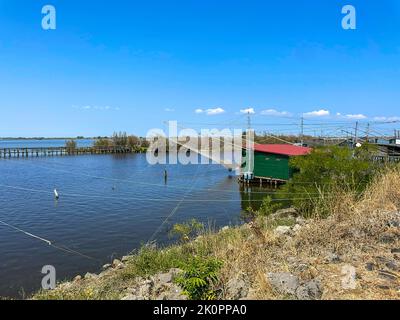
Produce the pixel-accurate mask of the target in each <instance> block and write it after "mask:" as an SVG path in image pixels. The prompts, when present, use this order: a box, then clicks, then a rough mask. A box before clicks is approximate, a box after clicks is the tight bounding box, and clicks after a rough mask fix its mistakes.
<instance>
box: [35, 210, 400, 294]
mask: <svg viewBox="0 0 400 320" xmlns="http://www.w3.org/2000/svg"><path fill="white" fill-rule="evenodd" d="M377 219H379V220H377ZM282 220H284V221H285V224H286V225H279V224H280V222H281V221H282ZM288 221H289V222H290V223H288ZM366 221H368V220H366ZM364 223H365V222H364ZM370 223H371V225H369V226H368V225H360V226H359V228H358V227H357V225H354V224H351V225H349V226H346V228H347V229H346V230H345V233H344V236H343V238H345V237H348V239H349V241H350V242H352V243H350V242H349V243H348V245H349V246H351V245H358V244H357V243H355V242H354V241H364V247H363V246H361V247H360V249H357V250H354V251H353V253H351V254H349V253H348V252H346V251H347V250H346V248H344V247H343V249H338V250H335V249H334V248H335V243H329V242H328V244H329V245H322V246H320V247H318V250H319V251H320V252H319V253H318V254H315V255H314V256H313V255H312V254H311V256H307V255H301V254H296V252H295V251H294V250H301V247H298V246H299V244H300V245H303V246H304V245H306V244H305V242H304V240H305V238H304V237H309V234H310V232H311V233H312V232H314V230H316V229H315V228H318V226H319V225H320V227H321V228H322V229H323V228H326V226H327V225H330V224H331V225H332V226H331V229H332V230H333V228H335V227H336V228H337V227H338V226H339V223H338V222H337V221H334V218H331V217H328V218H327V219H323V220H317V221H315V220H312V219H309V220H305V219H303V218H302V217H300V216H298V215H297V212H296V210H294V209H285V210H279V211H278V212H276V213H275V214H273V215H271V216H269V217H266V218H264V219H263V220H262V221H261V222H260V221H258V222H251V223H248V224H245V225H243V226H240V227H236V228H231V227H225V228H222V229H221V230H220V231H219V232H218V233H217V234H215V235H202V236H199V237H198V238H197V239H194V240H193V241H192V242H191V243H190V244H189V245H190V246H196V245H198V243H200V242H202V241H207V240H206V239H205V238H207V237H221V239H223V238H224V237H226V235H229V236H238V234H241V235H245V241H249V242H250V244H251V245H252V247H251V248H253V249H251V250H281V251H282V252H274V255H275V256H276V258H275V259H276V261H268V263H269V266H265V268H264V267H262V262H260V266H258V267H262V268H261V269H260V270H262V273H260V274H256V275H255V276H254V274H252V275H250V274H249V273H246V272H243V271H242V272H231V271H227V272H226V273H227V275H226V276H224V278H223V279H222V281H221V283H220V284H219V285H218V286H219V287H218V290H219V292H220V298H222V299H232V300H239V299H260V298H263V297H262V296H261V297H260V290H264V291H265V290H268V292H269V293H268V294H269V295H271V296H270V298H272V299H274V298H275V299H283V298H284V299H287V298H289V299H299V300H317V299H329V298H331V297H332V295H333V297H336V298H340V297H342V298H345V299H347V298H349V299H351V298H352V297H356V298H361V299H363V298H368V297H369V296H370V295H371V294H372V293H373V292H375V291H376V292H375V293H374V294H376V297H377V298H378V297H381V295H385V294H387V297H388V298H396V299H398V298H400V282H399V272H400V214H399V213H398V212H385V213H380V214H379V217H378V216H376V217H375V216H371V219H370ZM377 223H378V224H384V225H377ZM271 226H272V227H271ZM377 227H379V228H381V230H384V232H381V233H379V234H375V238H376V244H374V241H375V239H369V240H368V241H367V240H366V239H367V238H366V237H367V236H369V235H368V229H371V230H372V229H374V228H377ZM373 231H374V232H375V230H373ZM332 232H334V231H332ZM306 240H307V241H312V240H310V239H306ZM332 241H334V240H332ZM270 242H271V243H273V245H271V244H270ZM254 244H256V245H257V246H254ZM312 245H314V244H312ZM337 247H339V244H337ZM160 250H169V249H160ZM223 250H226V251H229V250H231V251H232V252H234V251H235V250H236V248H232V247H231V246H230V245H229V243H228V244H227V246H226V248H224V249H223ZM314 250H315V251H316V249H314ZM310 252H312V251H310ZM134 259H135V256H134V255H133V256H124V257H122V259H121V260H118V259H115V260H114V261H113V263H112V264H106V265H104V266H103V270H102V271H101V272H100V273H99V274H93V273H87V274H86V275H84V276H83V277H82V276H76V277H75V278H74V279H73V281H71V282H66V283H62V284H60V285H59V286H58V287H57V288H56V289H55V290H54V291H55V292H60V293H63V294H65V293H66V292H73V291H74V290H76V288H79V287H84V288H88V289H87V290H89V291H88V294H87V295H88V296H87V297H86V296H85V298H88V299H90V298H91V296H90V290H93V292H95V291H96V290H97V289H96V288H98V287H102V286H104V284H103V283H107V281H111V280H110V279H114V278H115V277H116V276H117V275H118V274H124V270H125V269H126V268H129V267H130V264H131V263H132V261H133V260H134ZM281 259H282V260H281ZM181 272H182V270H180V269H178V268H169V269H168V270H163V271H161V272H157V273H155V274H153V275H149V276H145V277H143V276H137V277H134V276H133V277H132V275H130V277H129V281H125V282H124V280H123V277H122V278H121V279H119V278H118V279H119V280H112V281H118V292H116V295H115V298H116V299H121V300H185V299H187V296H186V295H185V294H184V293H183V291H182V289H181V288H180V287H179V286H178V285H177V284H176V283H175V282H174V279H175V278H176V276H177V275H178V274H180V273H181ZM115 283H117V282H115ZM107 285H108V286H109V284H107ZM260 287H261V289H260ZM90 288H92V289H90ZM85 290H86V289H85ZM110 290H113V289H112V288H110ZM365 290H370V292H369V293H368V294H367V291H365ZM371 290H372V291H371ZM85 292H86V291H85ZM85 294H86V293H85ZM94 296H96V294H94ZM34 298H43V297H42V296H40V295H39V296H36V297H34ZM44 298H46V296H44ZM47 298H51V296H50V297H47ZM67 298H72V299H75V298H77V297H76V296H74V295H72V296H71V297H70V296H67ZM78 298H79V296H78ZM264 298H265V297H264Z"/></svg>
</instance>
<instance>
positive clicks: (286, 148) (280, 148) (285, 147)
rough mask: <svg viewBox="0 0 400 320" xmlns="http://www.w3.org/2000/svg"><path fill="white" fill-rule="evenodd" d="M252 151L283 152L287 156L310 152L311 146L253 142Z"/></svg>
mask: <svg viewBox="0 0 400 320" xmlns="http://www.w3.org/2000/svg"><path fill="white" fill-rule="evenodd" d="M254 151H258V152H265V153H274V154H283V155H287V156H303V155H306V154H308V153H310V152H311V148H306V147H299V146H294V145H291V144H257V143H256V144H254Z"/></svg>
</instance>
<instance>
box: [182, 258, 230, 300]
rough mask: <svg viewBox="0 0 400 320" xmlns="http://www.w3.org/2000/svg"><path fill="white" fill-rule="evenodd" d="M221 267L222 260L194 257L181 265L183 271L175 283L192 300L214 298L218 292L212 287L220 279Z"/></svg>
mask: <svg viewBox="0 0 400 320" xmlns="http://www.w3.org/2000/svg"><path fill="white" fill-rule="evenodd" d="M221 267H222V262H221V261H219V260H216V259H205V258H200V257H193V258H191V259H190V260H189V261H188V262H187V263H184V264H182V265H180V268H181V269H182V270H183V273H182V274H180V275H179V276H178V277H177V278H176V279H175V283H176V284H178V285H179V286H180V287H181V288H182V289H183V293H184V294H185V295H187V296H188V297H189V299H191V300H214V299H216V298H217V292H216V291H215V290H214V289H213V288H212V287H213V285H215V284H217V283H218V281H219V279H218V272H219V270H220V268H221Z"/></svg>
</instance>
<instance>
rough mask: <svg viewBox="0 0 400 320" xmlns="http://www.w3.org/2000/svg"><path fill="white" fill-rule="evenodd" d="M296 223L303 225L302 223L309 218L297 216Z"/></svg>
mask: <svg viewBox="0 0 400 320" xmlns="http://www.w3.org/2000/svg"><path fill="white" fill-rule="evenodd" d="M296 223H297V224H299V225H301V226H302V225H304V224H306V223H307V220H306V219H304V218H303V217H297V218H296Z"/></svg>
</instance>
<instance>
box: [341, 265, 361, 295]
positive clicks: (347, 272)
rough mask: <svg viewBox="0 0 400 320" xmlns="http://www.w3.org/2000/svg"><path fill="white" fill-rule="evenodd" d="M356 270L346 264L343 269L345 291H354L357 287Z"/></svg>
mask: <svg viewBox="0 0 400 320" xmlns="http://www.w3.org/2000/svg"><path fill="white" fill-rule="evenodd" d="M356 276H357V273H356V268H354V267H353V266H352V265H349V264H346V265H344V266H343V267H342V288H343V289H344V290H354V289H355V288H356V286H357V281H356Z"/></svg>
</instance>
